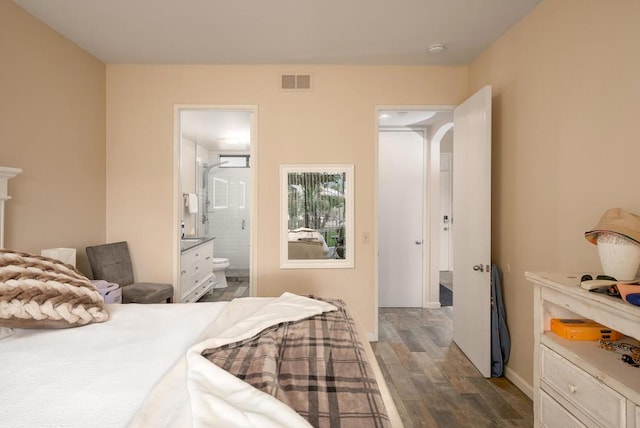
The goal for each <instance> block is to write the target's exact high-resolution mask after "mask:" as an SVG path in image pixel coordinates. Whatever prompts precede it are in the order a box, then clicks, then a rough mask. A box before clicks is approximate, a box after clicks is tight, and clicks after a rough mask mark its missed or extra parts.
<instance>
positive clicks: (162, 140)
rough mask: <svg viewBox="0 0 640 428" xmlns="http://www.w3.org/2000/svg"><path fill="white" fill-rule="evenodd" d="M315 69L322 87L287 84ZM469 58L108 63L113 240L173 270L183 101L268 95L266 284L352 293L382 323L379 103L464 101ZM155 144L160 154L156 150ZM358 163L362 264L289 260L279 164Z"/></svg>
mask: <svg viewBox="0 0 640 428" xmlns="http://www.w3.org/2000/svg"><path fill="white" fill-rule="evenodd" d="M298 71H299V72H311V73H313V76H314V83H315V88H314V90H313V91H306V92H294V93H291V92H284V91H281V90H280V89H279V86H278V84H279V73H281V72H298ZM467 77H468V76H467V67H393V66H388V67H374V66H276V65H273V66H153V65H149V66H143V65H140V66H136V65H108V66H107V100H108V102H107V239H108V240H109V241H113V240H117V239H126V240H128V241H129V242H130V244H131V247H132V252H133V257H134V265H135V269H136V276H137V278H138V279H139V280H144V281H172V279H173V254H172V248H173V247H172V246H173V238H174V236H175V234H176V233H177V232H176V231H177V229H176V228H177V227H178V225H177V224H173V221H172V219H173V202H174V201H173V171H174V170H173V168H174V163H173V162H174V129H173V127H174V117H173V115H174V104H218V105H257V106H258V150H259V162H258V183H259V184H258V192H259V200H258V217H259V218H258V221H257V222H253V221H252V224H253V225H255V227H257V231H258V273H257V274H258V281H259V289H258V294H259V295H262V296H273V295H279V294H280V293H281V292H283V291H285V290H288V291H292V292H296V293H314V294H317V295H322V296H334V297H340V298H342V299H344V300H345V301H346V302H347V303H348V304H349V305H350V307H351V309H352V311H353V312H354V313H355V315H357V316H358V317H359V318H360V319H361V320H362V323H363V325H364V328H365V329H366V330H367V331H368V332H372V331H373V330H374V328H373V325H374V277H375V272H374V260H375V257H374V246H373V243H369V244H363V243H362V242H361V240H360V239H359V238H360V236H361V234H362V232H365V231H366V232H369V233H370V235H371V236H373V233H374V230H373V227H374V210H375V204H374V162H375V158H376V152H375V138H376V136H375V123H376V117H375V106H376V105H378V104H380V105H391V104H396V105H398V104H401V105H410V104H420V105H423V104H438V105H441V104H457V103H459V102H460V101H462V100H463V99H464V98H465V95H466V94H467V92H468V91H467ZM150 154H151V158H149V155H150ZM304 162H306V163H353V164H355V174H356V181H355V187H356V197H355V211H356V215H355V217H356V219H355V224H356V230H355V232H356V237H357V239H356V249H355V251H356V256H355V257H356V260H355V263H356V267H355V269H333V270H280V268H279V260H278V253H279V250H278V229H279V222H278V215H279V208H278V200H279V183H278V180H279V165H280V164H281V163H304Z"/></svg>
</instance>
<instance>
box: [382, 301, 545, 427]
mask: <svg viewBox="0 0 640 428" xmlns="http://www.w3.org/2000/svg"><path fill="white" fill-rule="evenodd" d="M452 316H453V312H452V308H451V307H445V308H441V309H413V308H410V309H406V308H381V309H380V312H379V331H378V336H379V337H378V342H376V343H372V344H371V346H372V347H373V350H374V353H375V355H376V358H377V360H378V364H379V365H380V368H381V370H382V373H383V375H384V377H385V380H386V381H387V384H388V386H389V389H390V391H391V395H392V396H393V399H394V401H395V403H396V406H397V407H398V411H399V412H400V416H401V417H402V421H403V423H404V426H405V427H406V428H411V427H531V426H533V405H532V402H531V400H530V399H529V398H528V397H527V396H526V395H525V394H524V393H523V392H521V391H520V390H519V389H518V388H516V387H515V386H514V385H513V384H512V383H511V382H509V381H508V380H507V379H506V378H493V379H485V378H484V377H482V375H480V372H478V370H476V368H475V367H474V366H473V365H472V364H471V363H470V362H469V361H468V360H467V358H466V356H465V355H464V354H463V353H462V351H460V349H459V348H458V347H457V346H456V345H455V343H453V341H452V337H451V332H452Z"/></svg>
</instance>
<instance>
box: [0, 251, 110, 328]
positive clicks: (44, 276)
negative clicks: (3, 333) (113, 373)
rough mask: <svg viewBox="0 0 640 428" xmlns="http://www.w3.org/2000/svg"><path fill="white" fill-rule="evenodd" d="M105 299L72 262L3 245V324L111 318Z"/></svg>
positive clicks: (53, 324) (61, 324)
mask: <svg viewBox="0 0 640 428" xmlns="http://www.w3.org/2000/svg"><path fill="white" fill-rule="evenodd" d="M103 305H104V299H103V298H102V296H101V295H100V293H99V292H98V291H97V289H96V287H95V286H94V285H93V284H92V283H91V281H89V279H88V278H87V277H85V276H84V275H82V274H81V273H80V272H79V271H78V270H76V269H75V268H74V267H73V266H71V265H68V264H65V263H62V262H61V261H59V260H56V259H51V258H49V257H42V256H36V255H33V254H27V253H20V252H16V251H10V250H3V249H0V327H9V328H68V327H78V326H82V325H86V324H89V323H92V322H103V321H107V320H108V319H109V314H108V313H107V312H106V311H105V310H104V307H103Z"/></svg>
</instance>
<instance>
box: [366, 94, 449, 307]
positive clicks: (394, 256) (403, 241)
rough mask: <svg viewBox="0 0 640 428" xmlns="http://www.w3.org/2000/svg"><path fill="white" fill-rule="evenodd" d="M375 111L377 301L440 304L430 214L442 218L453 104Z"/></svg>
mask: <svg viewBox="0 0 640 428" xmlns="http://www.w3.org/2000/svg"><path fill="white" fill-rule="evenodd" d="M377 113H378V153H377V154H378V169H377V171H378V174H377V180H378V182H377V186H378V187H377V189H378V190H377V205H378V210H377V215H378V231H377V232H378V241H377V242H378V269H377V276H378V299H379V301H378V303H379V304H378V306H380V307H425V308H439V307H440V306H441V303H440V288H439V278H438V263H439V253H438V252H439V248H438V242H439V239H438V234H439V233H440V226H439V225H438V224H435V225H434V224H433V223H434V222H433V221H431V219H434V220H435V219H437V218H440V217H441V213H440V212H439V209H440V208H439V207H440V201H439V199H438V198H439V194H440V189H439V187H438V186H439V184H438V183H439V169H440V149H441V147H445V148H446V149H450V148H451V146H452V143H451V141H452V138H451V137H450V136H451V134H452V132H450V131H451V128H452V119H453V116H452V109H451V107H448V106H447V107H437V108H428V107H424V108H420V107H412V108H408V109H406V108H405V109H403V108H392V107H389V108H386V107H384V108H383V107H380V108H379V109H378V112H377ZM441 143H442V144H441ZM411 144H413V146H414V148H413V149H411V150H408V148H407V146H408V145H411ZM430 266H433V267H435V268H434V269H430ZM409 296H411V298H409ZM450 300H451V299H450V298H449V301H450Z"/></svg>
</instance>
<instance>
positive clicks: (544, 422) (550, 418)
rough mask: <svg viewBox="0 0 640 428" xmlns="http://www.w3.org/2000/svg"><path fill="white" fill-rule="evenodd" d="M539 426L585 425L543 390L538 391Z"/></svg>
mask: <svg viewBox="0 0 640 428" xmlns="http://www.w3.org/2000/svg"><path fill="white" fill-rule="evenodd" d="M540 426H541V427H544V428H556V427H557V428H584V427H585V425H584V424H583V423H582V422H580V421H579V420H578V419H576V418H575V416H573V415H572V414H571V413H569V412H568V411H567V409H565V408H564V407H562V406H561V405H560V404H559V403H558V402H557V401H556V400H554V399H553V398H551V397H550V396H549V395H547V394H546V393H545V392H544V391H540Z"/></svg>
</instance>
